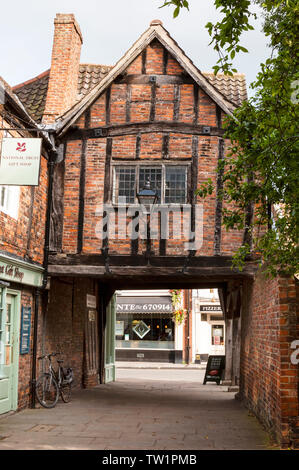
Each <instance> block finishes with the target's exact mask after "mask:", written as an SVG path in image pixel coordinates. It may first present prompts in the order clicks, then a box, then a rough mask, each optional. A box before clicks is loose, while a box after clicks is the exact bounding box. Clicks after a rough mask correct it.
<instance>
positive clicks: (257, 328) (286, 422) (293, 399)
mask: <svg viewBox="0 0 299 470" xmlns="http://www.w3.org/2000/svg"><path fill="white" fill-rule="evenodd" d="M243 302H244V305H243V312H244V313H243V315H242V348H241V377H240V380H241V384H240V396H241V398H242V399H243V400H244V401H245V402H246V404H247V406H248V407H249V408H250V409H251V410H252V411H254V413H255V414H256V415H257V416H258V417H259V419H260V420H261V421H262V422H263V423H264V425H265V426H266V428H267V429H268V430H269V431H270V432H271V433H272V434H273V436H274V437H275V438H276V439H277V440H278V442H280V443H281V445H282V446H283V447H289V446H290V445H294V446H295V445H297V446H298V415H299V403H298V365H296V364H292V363H291V354H292V353H294V349H291V345H292V342H293V341H295V340H297V341H298V340H299V328H298V326H299V321H298V319H299V318H298V317H299V312H298V286H297V292H296V286H295V283H294V281H292V280H290V279H283V278H281V279H266V278H264V277H263V276H262V275H258V277H257V278H256V280H255V282H254V283H253V284H251V285H250V284H248V285H247V286H246V288H245V291H244V299H243ZM297 349H298V346H297ZM296 436H297V437H296Z"/></svg>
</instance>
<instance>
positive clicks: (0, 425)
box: [0, 368, 269, 450]
mask: <svg viewBox="0 0 299 470" xmlns="http://www.w3.org/2000/svg"><path fill="white" fill-rule="evenodd" d="M203 376H204V371H203V370H200V369H198V370H186V369H184V370H182V369H181V370H180V369H172V370H165V369H164V370H163V369H156V370H153V369H149V370H147V369H140V368H139V369H117V381H116V382H114V383H110V384H106V385H100V386H98V387H96V388H94V389H90V390H82V391H77V392H74V395H73V399H72V401H71V403H68V404H65V403H62V401H61V400H59V402H58V404H57V405H56V407H55V408H53V409H45V408H37V409H35V410H33V409H28V410H24V411H21V412H19V413H14V414H11V415H6V416H2V417H0V450H4V449H14V450H17V449H22V450H23V449H24V450H26V449H30V450H32V449H33V450H37V449H39V450H40V449H44V450H49V449H50V450H51V449H53V450H56V449H61V450H62V449H66V450H79V449H90V450H103V449H107V450H115V449H118V450H124V449H126V450H130V449H133V450H139V449H140V450H142V449H146V450H152V449H156V450H213V449H214V450H221V449H233V450H237V449H242V450H245V449H246V450H248V449H249V450H261V449H268V448H269V447H268V446H269V441H268V435H267V434H266V433H265V432H264V431H263V429H262V427H261V426H260V424H259V423H258V421H257V420H256V418H254V417H253V416H250V415H249V413H248V411H247V410H246V409H245V408H243V406H242V405H241V404H240V403H239V402H238V401H237V400H235V398H234V393H230V392H227V391H226V390H227V388H225V387H221V386H217V385H216V384H212V383H210V384H207V385H205V386H204V385H202V381H203Z"/></svg>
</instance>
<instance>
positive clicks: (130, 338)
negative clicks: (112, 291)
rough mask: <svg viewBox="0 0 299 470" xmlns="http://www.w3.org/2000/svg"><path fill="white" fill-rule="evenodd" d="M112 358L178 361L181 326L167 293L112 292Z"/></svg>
mask: <svg viewBox="0 0 299 470" xmlns="http://www.w3.org/2000/svg"><path fill="white" fill-rule="evenodd" d="M115 346H116V348H115V351H116V361H130V362H131V361H138V362H142V361H144V362H173V363H174V362H176V363H179V362H182V326H181V325H176V324H175V322H174V321H173V306H172V301H171V296H170V294H168V293H167V294H164V295H161V294H160V295H155V293H153V294H152V295H149V294H147V295H142V293H141V294H138V295H127V293H126V292H125V291H123V292H122V293H117V295H116V324H115Z"/></svg>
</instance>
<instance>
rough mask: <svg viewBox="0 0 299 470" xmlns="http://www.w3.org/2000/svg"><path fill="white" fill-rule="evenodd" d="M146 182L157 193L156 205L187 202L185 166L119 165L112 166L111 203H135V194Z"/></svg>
mask: <svg viewBox="0 0 299 470" xmlns="http://www.w3.org/2000/svg"><path fill="white" fill-rule="evenodd" d="M148 180H149V181H150V183H151V187H152V188H153V189H155V190H156V191H157V192H158V203H160V204H185V203H186V202H187V166H171V165H155V166H149V165H140V166H133V165H128V166H127V165H121V166H120V165H119V166H114V172H113V198H112V199H113V203H114V204H117V203H119V202H121V203H126V204H133V203H136V202H137V198H136V194H137V192H138V191H140V190H142V189H143V187H144V185H145V183H146V182H147V181H148Z"/></svg>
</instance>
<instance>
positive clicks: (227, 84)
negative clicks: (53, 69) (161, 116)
mask: <svg viewBox="0 0 299 470" xmlns="http://www.w3.org/2000/svg"><path fill="white" fill-rule="evenodd" d="M155 38H157V39H158V40H160V42H161V43H162V44H163V45H164V46H165V47H166V48H167V50H168V51H169V52H170V53H171V54H172V55H174V57H175V58H176V59H177V60H178V62H179V63H180V64H181V65H182V67H183V68H184V69H185V70H186V71H187V72H188V73H190V71H191V73H190V75H191V76H192V77H193V78H194V80H196V81H197V83H199V85H200V86H201V87H202V88H203V89H204V90H205V91H206V93H207V94H208V95H210V96H211V98H212V99H214V100H215V101H216V102H217V103H218V104H219V106H220V107H221V108H222V109H223V110H224V111H225V112H226V113H228V114H231V112H232V111H233V110H234V109H235V108H236V107H238V106H241V104H242V102H243V101H244V100H246V99H247V90H246V80H245V75H244V74H241V73H236V74H234V75H233V76H229V75H224V74H222V73H218V74H217V75H216V76H215V75H214V73H213V72H201V71H200V70H199V69H198V68H197V67H195V65H194V64H193V62H192V61H191V60H190V59H189V58H188V57H187V56H186V54H185V53H184V51H183V50H182V49H181V48H180V47H179V46H178V44H177V43H176V42H175V41H174V40H173V39H172V38H171V37H170V35H169V33H168V32H167V31H166V29H165V28H164V27H163V26H162V25H161V24H160V22H159V21H156V22H152V24H151V26H150V28H149V29H148V30H147V31H145V33H143V35H142V36H141V37H140V38H139V39H138V41H136V42H135V43H134V44H133V46H132V47H131V48H130V49H129V50H128V52H127V53H126V54H125V55H124V56H123V57H122V58H121V59H120V60H119V61H118V62H117V64H116V65H115V66H110V65H100V64H80V68H79V75H78V94H77V100H76V103H75V104H74V106H73V107H72V108H71V109H69V110H68V111H67V112H66V113H64V115H62V116H61V117H60V122H59V125H58V128H59V129H61V132H64V130H66V129H67V128H68V127H69V125H68V119H70V120H71V124H72V123H73V122H74V120H76V119H77V117H78V116H79V115H80V113H81V112H83V111H84V110H85V109H86V107H88V106H89V103H91V102H92V101H93V100H94V99H96V97H97V96H99V95H100V94H101V93H103V91H104V90H105V89H106V88H107V87H108V86H109V85H110V84H111V82H112V81H113V80H114V79H115V78H116V76H117V75H118V74H120V73H121V72H122V71H123V70H124V69H125V68H126V67H127V66H128V65H129V64H130V63H131V62H132V61H133V60H134V59H135V58H136V57H137V56H138V55H139V54H140V52H142V50H143V49H144V48H145V47H146V46H147V45H148V44H149V43H150V42H151V41H152V40H153V39H155ZM49 72H50V71H49V70H46V71H45V72H43V73H41V74H40V75H38V76H37V77H35V78H32V79H31V80H28V81H26V82H24V83H21V84H19V85H16V86H15V87H14V88H13V91H14V93H15V94H16V95H17V96H18V97H19V98H20V100H21V102H22V103H23V104H24V106H25V108H26V109H27V111H28V113H29V114H30V115H31V116H32V117H33V118H34V119H35V121H36V122H41V120H42V116H43V113H44V109H45V103H46V96H47V90H48V82H49ZM216 98H217V99H216ZM73 118H74V119H73ZM71 124H70V125H71Z"/></svg>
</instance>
